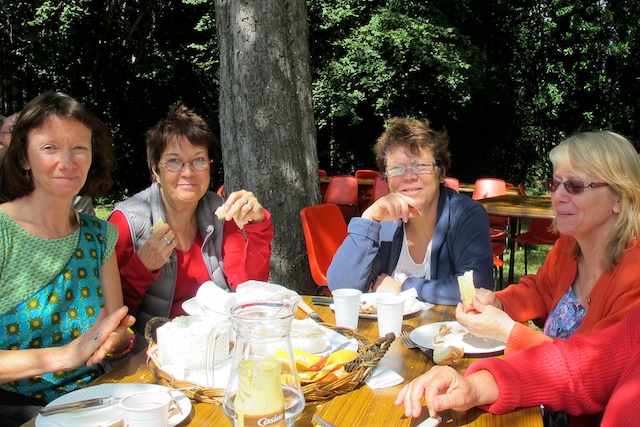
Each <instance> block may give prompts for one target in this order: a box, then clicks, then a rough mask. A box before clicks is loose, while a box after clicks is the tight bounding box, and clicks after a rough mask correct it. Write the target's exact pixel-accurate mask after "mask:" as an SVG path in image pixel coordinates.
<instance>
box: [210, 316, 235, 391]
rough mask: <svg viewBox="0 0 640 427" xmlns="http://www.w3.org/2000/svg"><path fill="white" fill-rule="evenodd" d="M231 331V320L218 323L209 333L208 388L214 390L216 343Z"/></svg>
mask: <svg viewBox="0 0 640 427" xmlns="http://www.w3.org/2000/svg"><path fill="white" fill-rule="evenodd" d="M229 331H231V322H230V321H229V320H227V321H224V322H221V323H218V324H217V325H216V326H214V327H213V329H211V332H209V338H208V340H207V387H209V388H213V387H214V382H213V371H214V367H215V363H214V358H215V355H216V342H217V341H218V337H219V336H221V335H222V334H224V333H227V332H229Z"/></svg>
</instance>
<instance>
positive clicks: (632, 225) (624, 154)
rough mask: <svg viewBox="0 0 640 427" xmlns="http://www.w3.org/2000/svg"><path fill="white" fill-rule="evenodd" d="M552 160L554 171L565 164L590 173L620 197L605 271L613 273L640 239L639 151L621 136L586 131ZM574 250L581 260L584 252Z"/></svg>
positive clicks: (557, 149)
mask: <svg viewBox="0 0 640 427" xmlns="http://www.w3.org/2000/svg"><path fill="white" fill-rule="evenodd" d="M549 158H550V160H551V163H552V164H553V169H554V170H556V169H557V168H558V166H559V165H562V166H563V167H565V168H567V169H569V170H570V171H572V172H582V173H588V174H589V175H591V176H593V177H594V178H595V179H596V180H597V181H602V182H606V183H607V184H609V186H608V187H607V188H608V189H609V191H611V193H613V194H614V195H616V196H618V197H620V213H619V214H618V216H617V218H616V220H615V222H614V226H613V233H612V235H611V239H610V240H609V244H608V246H607V250H606V252H605V260H604V266H605V268H606V269H607V270H608V271H611V270H613V269H614V268H615V267H616V266H617V265H618V263H619V262H620V259H621V258H622V254H623V252H624V250H625V248H626V247H627V246H628V245H629V243H631V242H632V241H633V239H634V238H636V237H637V236H638V230H639V228H640V157H638V152H637V151H636V149H635V148H634V147H633V145H632V144H631V142H629V140H628V139H627V138H625V137H624V136H622V135H620V134H618V133H615V132H612V131H598V132H582V133H578V134H575V135H573V136H571V137H569V138H567V139H566V140H565V141H563V142H562V143H560V144H559V145H558V146H557V147H555V148H554V149H553V150H551V152H550V153H549ZM555 227H556V224H555V221H554V228H555ZM556 231H557V229H556ZM573 251H574V254H575V255H576V257H577V258H578V259H580V258H581V256H582V251H581V250H580V246H579V245H578V243H577V242H575V245H574V248H573Z"/></svg>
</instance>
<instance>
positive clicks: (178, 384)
mask: <svg viewBox="0 0 640 427" xmlns="http://www.w3.org/2000/svg"><path fill="white" fill-rule="evenodd" d="M169 321H170V320H169V319H167V318H165V317H154V318H153V319H151V320H149V322H147V325H146V327H145V330H144V335H145V337H146V338H147V341H148V342H149V345H150V347H152V346H155V343H156V340H155V330H156V329H157V328H158V327H160V326H162V325H163V324H165V323H166V322H169ZM323 326H325V327H327V328H330V329H333V330H334V331H336V332H339V333H340V334H342V335H344V336H346V337H347V338H350V339H351V338H356V339H357V340H358V353H360V356H358V358H356V359H355V360H354V361H352V362H349V363H346V364H345V365H344V367H345V370H346V371H347V375H345V376H343V377H342V378H340V379H339V380H337V381H334V382H330V383H309V384H305V385H303V386H302V393H303V394H304V398H305V400H306V401H307V402H313V401H320V400H327V399H331V398H332V397H335V396H339V395H341V394H345V393H348V392H350V391H352V390H355V389H356V388H358V387H359V386H360V385H362V384H364V382H365V381H366V379H367V378H369V375H371V372H373V370H374V369H375V367H376V366H377V365H378V362H380V359H382V357H383V356H384V355H385V353H386V352H387V350H389V347H390V346H391V344H392V343H393V341H394V340H395V335H394V334H393V333H390V334H387V336H385V337H381V338H378V339H377V340H376V341H375V342H374V343H371V342H370V341H369V340H368V339H367V338H365V337H364V336H362V335H360V334H357V333H356V332H354V331H353V330H351V329H348V328H341V327H336V326H331V325H327V324H323ZM147 366H148V367H149V369H150V370H151V371H152V372H153V374H154V375H155V377H156V380H157V381H158V383H160V384H162V385H164V386H167V387H175V388H182V389H184V390H183V391H182V392H183V393H184V394H185V395H186V396H187V397H189V398H190V399H193V400H195V401H198V402H204V403H218V404H219V403H222V401H223V399H224V393H225V390H224V389H221V388H215V389H212V388H207V387H205V386H203V385H202V384H197V383H193V382H189V381H180V380H177V379H175V378H174V377H173V376H171V375H170V374H168V373H167V372H165V371H163V370H162V369H160V367H159V366H158V365H156V363H155V361H154V360H153V359H152V358H151V357H149V358H147Z"/></svg>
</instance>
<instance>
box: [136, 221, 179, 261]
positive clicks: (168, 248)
mask: <svg viewBox="0 0 640 427" xmlns="http://www.w3.org/2000/svg"><path fill="white" fill-rule="evenodd" d="M175 237H176V235H175V232H174V231H173V230H171V229H170V228H169V224H163V225H162V226H160V228H158V229H157V230H156V231H155V233H151V234H150V235H149V238H148V239H147V241H146V242H145V243H144V245H142V247H140V249H138V252H137V254H138V257H139V258H140V261H142V263H143V264H144V266H145V267H147V270H149V271H155V270H158V269H159V268H160V267H162V266H163V265H165V264H166V263H167V261H168V260H169V257H170V256H171V253H172V252H173V249H174V248H175V247H176V245H177V242H176V241H175Z"/></svg>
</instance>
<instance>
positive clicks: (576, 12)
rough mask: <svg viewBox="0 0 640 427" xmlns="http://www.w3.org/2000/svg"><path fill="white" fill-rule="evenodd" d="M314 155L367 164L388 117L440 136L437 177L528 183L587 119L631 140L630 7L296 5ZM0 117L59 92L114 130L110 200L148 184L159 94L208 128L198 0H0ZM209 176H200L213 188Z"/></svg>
mask: <svg viewBox="0 0 640 427" xmlns="http://www.w3.org/2000/svg"><path fill="white" fill-rule="evenodd" d="M307 7H308V11H309V31H310V49H311V51H310V54H311V58H310V59H311V65H312V77H313V102H314V113H315V117H316V124H317V128H318V152H319V157H320V166H321V167H323V168H324V169H328V170H329V173H333V174H335V173H350V172H352V171H353V170H355V169H357V168H360V167H373V166H374V160H373V157H372V154H371V147H372V145H373V143H374V142H375V139H376V138H377V137H378V136H379V134H380V132H381V131H382V130H383V126H384V120H385V119H386V118H388V117H390V116H395V115H401V116H412V117H426V118H428V119H429V120H431V121H432V123H433V124H434V126H436V127H446V128H447V130H448V131H449V134H450V138H451V150H452V154H453V167H452V169H451V171H450V172H451V173H452V174H453V175H454V176H457V177H459V178H460V179H461V180H463V181H472V180H475V179H476V178H478V177H481V176H490V175H492V176H500V177H503V178H506V179H507V180H509V181H511V182H514V183H520V182H523V183H525V184H526V186H527V190H528V191H530V192H535V191H539V190H538V189H539V185H538V183H539V182H540V181H541V180H542V179H544V178H545V177H546V176H548V174H549V173H550V165H549V164H548V160H547V157H548V152H549V150H550V149H551V148H552V147H553V146H555V145H556V144H557V143H558V142H560V141H561V140H562V139H564V138H565V137H566V136H568V135H570V134H571V133H573V132H575V131H577V130H582V129H590V128H610V129H614V130H617V131H619V132H621V133H623V134H625V135H627V136H628V137H630V139H632V140H634V141H635V140H638V139H639V137H640V125H639V122H638V120H639V119H638V117H640V115H639V112H638V108H639V106H638V102H637V99H638V95H639V94H640V80H639V79H638V78H637V70H638V67H639V66H640V44H639V43H638V38H639V34H638V32H639V31H640V30H639V29H638V25H637V23H638V22H640V3H638V2H593V1H588V0H542V1H539V0H538V1H533V0H523V1H519V2H508V1H505V0H486V1H482V2H478V1H472V0H459V1H455V2H452V1H450V0H432V1H429V2H424V1H420V0H307ZM0 13H1V16H2V19H0V33H1V34H2V36H3V43H2V44H1V45H0V81H1V82H2V83H0V97H1V101H2V108H1V109H0V110H1V111H0V113H4V114H8V113H12V112H14V111H16V110H18V109H20V108H21V107H22V105H23V104H24V103H25V102H26V101H28V100H29V99H31V98H32V97H33V96H35V95H36V94H38V93H40V92H42V91H45V90H63V91H67V92H69V93H71V94H72V95H74V96H76V97H78V98H80V99H81V100H83V101H84V102H87V103H89V104H90V105H91V106H92V108H93V109H94V111H95V112H96V113H98V114H99V115H100V116H101V117H103V118H104V119H105V121H107V122H108V123H109V124H110V126H111V128H112V130H113V132H114V137H115V144H116V148H117V151H118V160H119V169H118V171H117V172H116V176H115V178H116V183H117V185H116V188H115V189H114V191H115V193H116V196H114V199H117V198H119V197H121V196H122V195H126V194H131V193H132V192H134V191H136V190H137V189H139V188H142V187H144V186H146V185H147V184H148V176H149V174H148V171H147V167H146V164H145V162H144V158H145V153H144V146H143V135H144V132H145V131H146V129H148V128H149V127H151V126H152V125H153V124H154V123H155V122H156V121H157V120H158V119H159V118H160V117H161V116H162V114H163V113H164V112H165V111H166V108H167V107H168V105H169V104H170V103H174V102H184V103H185V104H187V105H188V106H189V107H191V108H193V109H195V110H196V111H197V112H199V113H200V114H202V115H203V116H204V117H205V118H206V119H207V120H208V121H209V123H210V124H211V125H212V126H213V127H214V128H216V127H217V123H218V120H217V116H218V70H217V69H218V51H217V37H216V22H215V5H214V1H212V0H169V1H162V2H151V1H142V2H131V1H125V0H115V1H110V2H106V3H105V2H95V1H90V0H67V1H61V0H47V1H45V0H37V1H29V2H27V1H24V0H21V1H11V2H0ZM214 185H215V183H214Z"/></svg>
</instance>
